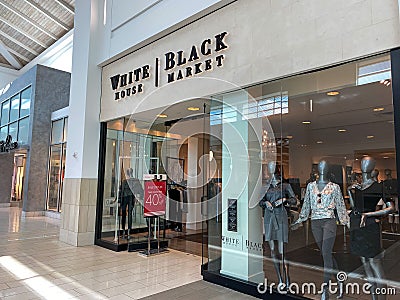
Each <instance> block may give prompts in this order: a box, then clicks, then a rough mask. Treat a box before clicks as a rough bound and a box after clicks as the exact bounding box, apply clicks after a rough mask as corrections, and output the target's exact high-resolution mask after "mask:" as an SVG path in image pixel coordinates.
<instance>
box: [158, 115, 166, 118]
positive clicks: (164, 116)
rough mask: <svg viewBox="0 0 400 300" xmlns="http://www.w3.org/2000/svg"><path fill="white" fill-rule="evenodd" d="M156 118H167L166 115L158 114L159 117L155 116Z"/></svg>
mask: <svg viewBox="0 0 400 300" xmlns="http://www.w3.org/2000/svg"><path fill="white" fill-rule="evenodd" d="M157 117H159V118H167V117H168V116H167V115H166V114H159V115H157Z"/></svg>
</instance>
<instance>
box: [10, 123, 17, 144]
mask: <svg viewBox="0 0 400 300" xmlns="http://www.w3.org/2000/svg"><path fill="white" fill-rule="evenodd" d="M8 134H9V135H11V137H12V141H13V142H15V141H17V134H18V122H14V123H11V124H10V125H9V129H8Z"/></svg>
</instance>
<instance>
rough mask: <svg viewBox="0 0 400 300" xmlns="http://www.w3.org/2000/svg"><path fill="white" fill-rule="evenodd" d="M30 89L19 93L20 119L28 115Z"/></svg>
mask: <svg viewBox="0 0 400 300" xmlns="http://www.w3.org/2000/svg"><path fill="white" fill-rule="evenodd" d="M31 90H32V89H31V88H30V87H29V88H27V89H26V90H24V91H22V93H21V112H20V117H21V118H23V117H26V116H28V115H29V113H30V109H31Z"/></svg>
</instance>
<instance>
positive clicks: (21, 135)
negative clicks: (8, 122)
mask: <svg viewBox="0 0 400 300" xmlns="http://www.w3.org/2000/svg"><path fill="white" fill-rule="evenodd" d="M28 136H29V118H25V119H22V120H20V121H19V130H18V143H19V144H25V145H26V144H28Z"/></svg>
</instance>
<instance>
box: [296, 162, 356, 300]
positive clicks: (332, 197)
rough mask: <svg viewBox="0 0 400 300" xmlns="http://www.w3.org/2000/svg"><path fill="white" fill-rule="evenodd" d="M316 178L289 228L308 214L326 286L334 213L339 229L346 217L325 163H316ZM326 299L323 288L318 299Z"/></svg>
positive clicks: (332, 241)
mask: <svg viewBox="0 0 400 300" xmlns="http://www.w3.org/2000/svg"><path fill="white" fill-rule="evenodd" d="M318 174H319V177H318V179H317V180H316V181H314V182H311V183H309V184H308V185H307V190H306V195H305V198H304V203H303V207H302V209H301V212H300V217H299V219H298V220H297V221H296V222H295V223H293V225H292V226H293V227H295V226H296V225H297V224H298V223H301V222H304V221H306V220H307V219H308V217H309V215H310V212H311V230H312V233H313V235H314V238H315V241H316V243H317V245H318V248H319V250H320V251H321V254H322V258H323V261H324V283H326V284H328V283H329V280H330V279H331V277H332V269H333V267H334V265H336V266H337V264H336V262H335V260H334V258H333V255H332V251H333V245H334V243H335V239H336V227H337V225H336V215H335V209H336V212H337V216H338V219H339V221H340V223H341V224H342V225H348V224H349V217H348V215H347V212H346V206H345V204H344V200H343V196H342V192H341V191H340V187H339V185H337V184H336V183H333V182H331V181H330V180H329V178H328V177H329V175H328V174H329V164H328V162H327V161H325V160H321V161H320V162H319V163H318ZM293 227H292V228H293ZM339 292H340V294H339V295H338V297H339V298H341V297H342V294H341V291H339ZM328 297H329V293H328V289H327V286H325V288H324V290H323V293H322V295H321V299H328Z"/></svg>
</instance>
